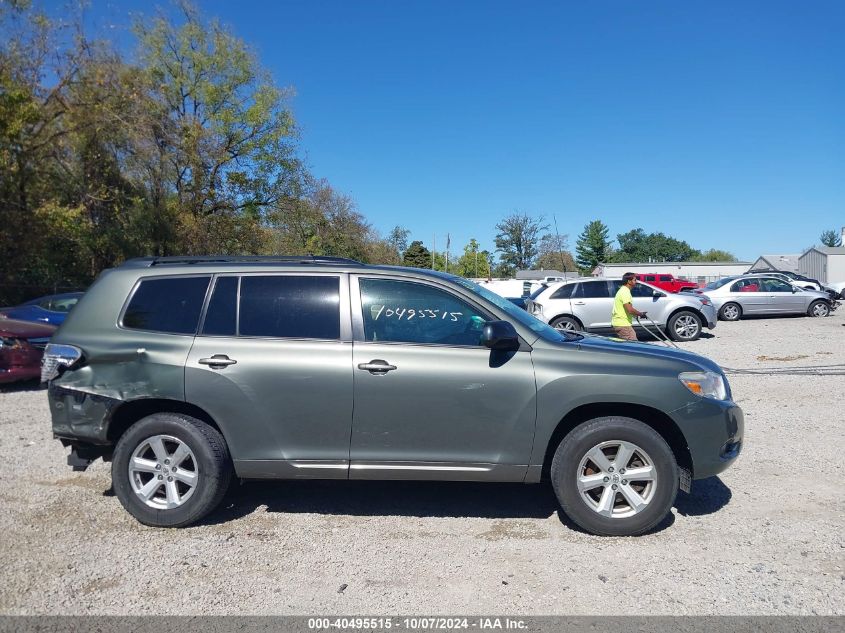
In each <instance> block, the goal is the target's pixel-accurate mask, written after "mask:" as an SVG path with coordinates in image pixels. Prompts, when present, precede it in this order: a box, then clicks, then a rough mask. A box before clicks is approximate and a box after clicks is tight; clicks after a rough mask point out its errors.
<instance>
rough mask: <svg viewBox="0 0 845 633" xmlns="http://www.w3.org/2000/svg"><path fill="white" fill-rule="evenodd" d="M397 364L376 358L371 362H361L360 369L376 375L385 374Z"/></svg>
mask: <svg viewBox="0 0 845 633" xmlns="http://www.w3.org/2000/svg"><path fill="white" fill-rule="evenodd" d="M396 368H397V367H396V365H389V364H388V363H387V361H386V360H381V359H378V358H377V359H375V360H371V361H370V362H369V363H360V364H359V365H358V369H363V370H364V371H368V372H370V373H371V374H373V375H375V376H384V375H385V374H386V373H387V372H389V371H393V370H394V369H396Z"/></svg>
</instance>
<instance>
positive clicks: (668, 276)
mask: <svg viewBox="0 0 845 633" xmlns="http://www.w3.org/2000/svg"><path fill="white" fill-rule="evenodd" d="M646 281H648V279H646ZM660 281H672V276H671V275H660Z"/></svg>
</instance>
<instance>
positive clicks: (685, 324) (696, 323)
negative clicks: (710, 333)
mask: <svg viewBox="0 0 845 633" xmlns="http://www.w3.org/2000/svg"><path fill="white" fill-rule="evenodd" d="M666 329H667V330H668V332H669V336H671V337H672V338H673V339H674V340H676V341H695V340H698V337H699V336H701V319H699V318H698V315H696V314H694V313H692V312H678V313H677V314H673V315H672V316H671V317H670V318H669V322H668V323H667V324H666Z"/></svg>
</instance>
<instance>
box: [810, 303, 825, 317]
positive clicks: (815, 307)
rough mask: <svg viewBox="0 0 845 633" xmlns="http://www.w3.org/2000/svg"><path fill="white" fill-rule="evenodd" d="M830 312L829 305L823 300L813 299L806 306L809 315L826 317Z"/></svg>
mask: <svg viewBox="0 0 845 633" xmlns="http://www.w3.org/2000/svg"><path fill="white" fill-rule="evenodd" d="M829 314H830V306H829V305H828V304H826V303H825V302H824V301H813V303H811V304H810V307H809V308H807V315H808V316H811V317H826V316H828V315H829Z"/></svg>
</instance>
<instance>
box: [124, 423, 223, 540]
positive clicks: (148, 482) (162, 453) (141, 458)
mask: <svg viewBox="0 0 845 633" xmlns="http://www.w3.org/2000/svg"><path fill="white" fill-rule="evenodd" d="M231 477H232V466H231V461H230V459H229V451H228V449H227V447H226V442H225V440H224V439H223V436H222V435H220V433H219V432H218V431H217V430H216V429H214V428H212V427H211V426H209V425H207V424H205V423H204V422H201V421H200V420H197V419H196V418H192V417H190V416H187V415H181V414H178V413H155V414H153V415H149V416H147V417H145V418H143V419H141V420H139V421H138V422H136V423H135V424H133V425H132V426H131V427H130V428H129V430H128V431H126V433H124V434H123V436H122V437H121V438H120V440H119V441H118V443H117V446H116V447H115V450H114V461H113V462H112V486H113V487H114V492H115V495H117V498H118V499H119V500H120V503H121V504H122V505H123V507H124V508H125V509H126V511H127V512H129V514H131V515H132V516H133V517H135V518H136V519H137V520H138V521H140V522H141V523H143V524H144V525H151V526H155V527H182V526H185V525H189V524H191V523H195V522H196V521H199V520H200V519H201V518H202V517H204V516H205V515H207V514H208V513H209V512H211V511H212V510H214V508H216V507H217V506H218V505H219V503H220V502H221V501H222V499H223V496H224V495H225V494H226V490H227V489H228V487H229V482H230V481H231Z"/></svg>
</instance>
